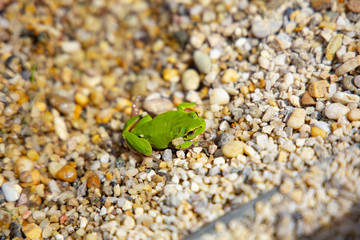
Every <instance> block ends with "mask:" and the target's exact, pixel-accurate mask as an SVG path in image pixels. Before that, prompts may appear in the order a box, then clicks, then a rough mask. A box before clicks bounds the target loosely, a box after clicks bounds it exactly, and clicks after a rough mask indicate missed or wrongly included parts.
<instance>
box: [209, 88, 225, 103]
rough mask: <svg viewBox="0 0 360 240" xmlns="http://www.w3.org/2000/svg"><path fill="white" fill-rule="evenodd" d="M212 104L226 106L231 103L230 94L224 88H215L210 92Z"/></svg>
mask: <svg viewBox="0 0 360 240" xmlns="http://www.w3.org/2000/svg"><path fill="white" fill-rule="evenodd" d="M209 97H210V104H218V105H226V104H228V103H229V101H230V96H229V94H228V93H227V92H226V91H225V90H224V89H223V88H215V89H213V90H212V91H211V92H210V96H209Z"/></svg>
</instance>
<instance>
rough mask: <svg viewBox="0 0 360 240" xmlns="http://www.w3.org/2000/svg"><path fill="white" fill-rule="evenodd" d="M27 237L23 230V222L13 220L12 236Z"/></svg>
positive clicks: (11, 226)
mask: <svg viewBox="0 0 360 240" xmlns="http://www.w3.org/2000/svg"><path fill="white" fill-rule="evenodd" d="M23 237H25V236H24V235H23V233H22V230H21V224H20V223H17V222H12V223H11V224H10V238H11V239H13V238H21V239H22V238H23Z"/></svg>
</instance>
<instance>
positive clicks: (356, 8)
mask: <svg viewBox="0 0 360 240" xmlns="http://www.w3.org/2000/svg"><path fill="white" fill-rule="evenodd" d="M347 6H348V8H349V9H350V11H352V12H356V13H358V12H360V1H359V0H349V1H348V3H347Z"/></svg>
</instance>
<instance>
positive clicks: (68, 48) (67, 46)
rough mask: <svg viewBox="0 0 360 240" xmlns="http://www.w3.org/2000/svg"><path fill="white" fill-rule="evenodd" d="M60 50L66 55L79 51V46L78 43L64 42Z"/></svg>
mask: <svg viewBox="0 0 360 240" xmlns="http://www.w3.org/2000/svg"><path fill="white" fill-rule="evenodd" d="M61 48H62V50H63V51H64V52H66V53H73V52H76V51H79V50H81V44H80V42H78V41H65V42H62V43H61Z"/></svg>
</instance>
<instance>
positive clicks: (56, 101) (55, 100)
mask: <svg viewBox="0 0 360 240" xmlns="http://www.w3.org/2000/svg"><path fill="white" fill-rule="evenodd" d="M46 97H47V99H48V101H49V103H50V105H51V106H52V107H54V108H56V109H57V110H58V111H59V112H61V113H62V114H71V113H73V112H74V110H75V105H74V103H73V102H72V101H71V100H69V99H68V98H66V97H63V96H59V95H56V94H48V95H46Z"/></svg>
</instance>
